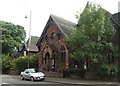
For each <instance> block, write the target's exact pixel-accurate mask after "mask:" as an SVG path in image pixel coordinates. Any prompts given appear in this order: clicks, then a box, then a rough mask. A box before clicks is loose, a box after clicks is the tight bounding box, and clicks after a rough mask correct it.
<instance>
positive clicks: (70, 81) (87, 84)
mask: <svg viewBox="0 0 120 86" xmlns="http://www.w3.org/2000/svg"><path fill="white" fill-rule="evenodd" d="M45 81H48V82H57V83H62V84H74V85H85V86H93V85H95V86H96V85H97V86H98V85H99V86H103V85H105V86H106V85H107V86H120V83H118V82H110V81H92V80H75V79H70V78H55V77H54V78H53V77H46V79H45Z"/></svg>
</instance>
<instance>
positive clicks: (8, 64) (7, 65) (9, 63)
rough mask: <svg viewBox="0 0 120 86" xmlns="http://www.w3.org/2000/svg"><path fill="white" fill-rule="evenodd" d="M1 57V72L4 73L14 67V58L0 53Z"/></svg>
mask: <svg viewBox="0 0 120 86" xmlns="http://www.w3.org/2000/svg"><path fill="white" fill-rule="evenodd" d="M0 59H2V72H3V73H6V72H7V71H8V70H9V69H12V68H14V59H12V58H10V57H9V56H8V55H5V54H3V55H0Z"/></svg>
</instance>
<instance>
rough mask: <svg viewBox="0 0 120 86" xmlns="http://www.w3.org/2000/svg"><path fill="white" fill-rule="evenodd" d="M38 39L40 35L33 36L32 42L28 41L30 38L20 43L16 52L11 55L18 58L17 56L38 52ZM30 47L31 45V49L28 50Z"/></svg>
mask: <svg viewBox="0 0 120 86" xmlns="http://www.w3.org/2000/svg"><path fill="white" fill-rule="evenodd" d="M38 39H39V37H37V36H31V40H30V44H29V43H28V42H29V39H28V40H27V42H26V43H22V44H20V45H19V47H18V50H17V51H16V52H15V53H13V54H12V55H11V56H12V57H13V58H17V57H22V56H27V55H29V54H30V55H33V54H36V53H38V48H37V46H36V43H37V41H38ZM28 45H29V46H28ZM28 47H29V50H28Z"/></svg>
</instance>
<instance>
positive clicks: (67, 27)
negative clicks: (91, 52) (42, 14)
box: [50, 14, 76, 36]
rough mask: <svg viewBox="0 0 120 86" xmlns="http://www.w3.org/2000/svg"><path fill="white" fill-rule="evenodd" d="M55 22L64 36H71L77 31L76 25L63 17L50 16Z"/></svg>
mask: <svg viewBox="0 0 120 86" xmlns="http://www.w3.org/2000/svg"><path fill="white" fill-rule="evenodd" d="M50 16H51V17H52V19H53V21H55V23H56V24H57V25H58V27H59V28H60V29H61V31H62V32H63V33H64V35H66V36H68V35H70V34H71V32H72V31H75V27H76V24H75V23H73V22H71V21H68V20H65V19H63V18H61V17H58V16H55V15H53V14H51V15H50Z"/></svg>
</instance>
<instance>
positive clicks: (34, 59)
mask: <svg viewBox="0 0 120 86" xmlns="http://www.w3.org/2000/svg"><path fill="white" fill-rule="evenodd" d="M30 68H36V69H38V54H35V55H33V56H32V57H31V58H30Z"/></svg>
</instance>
